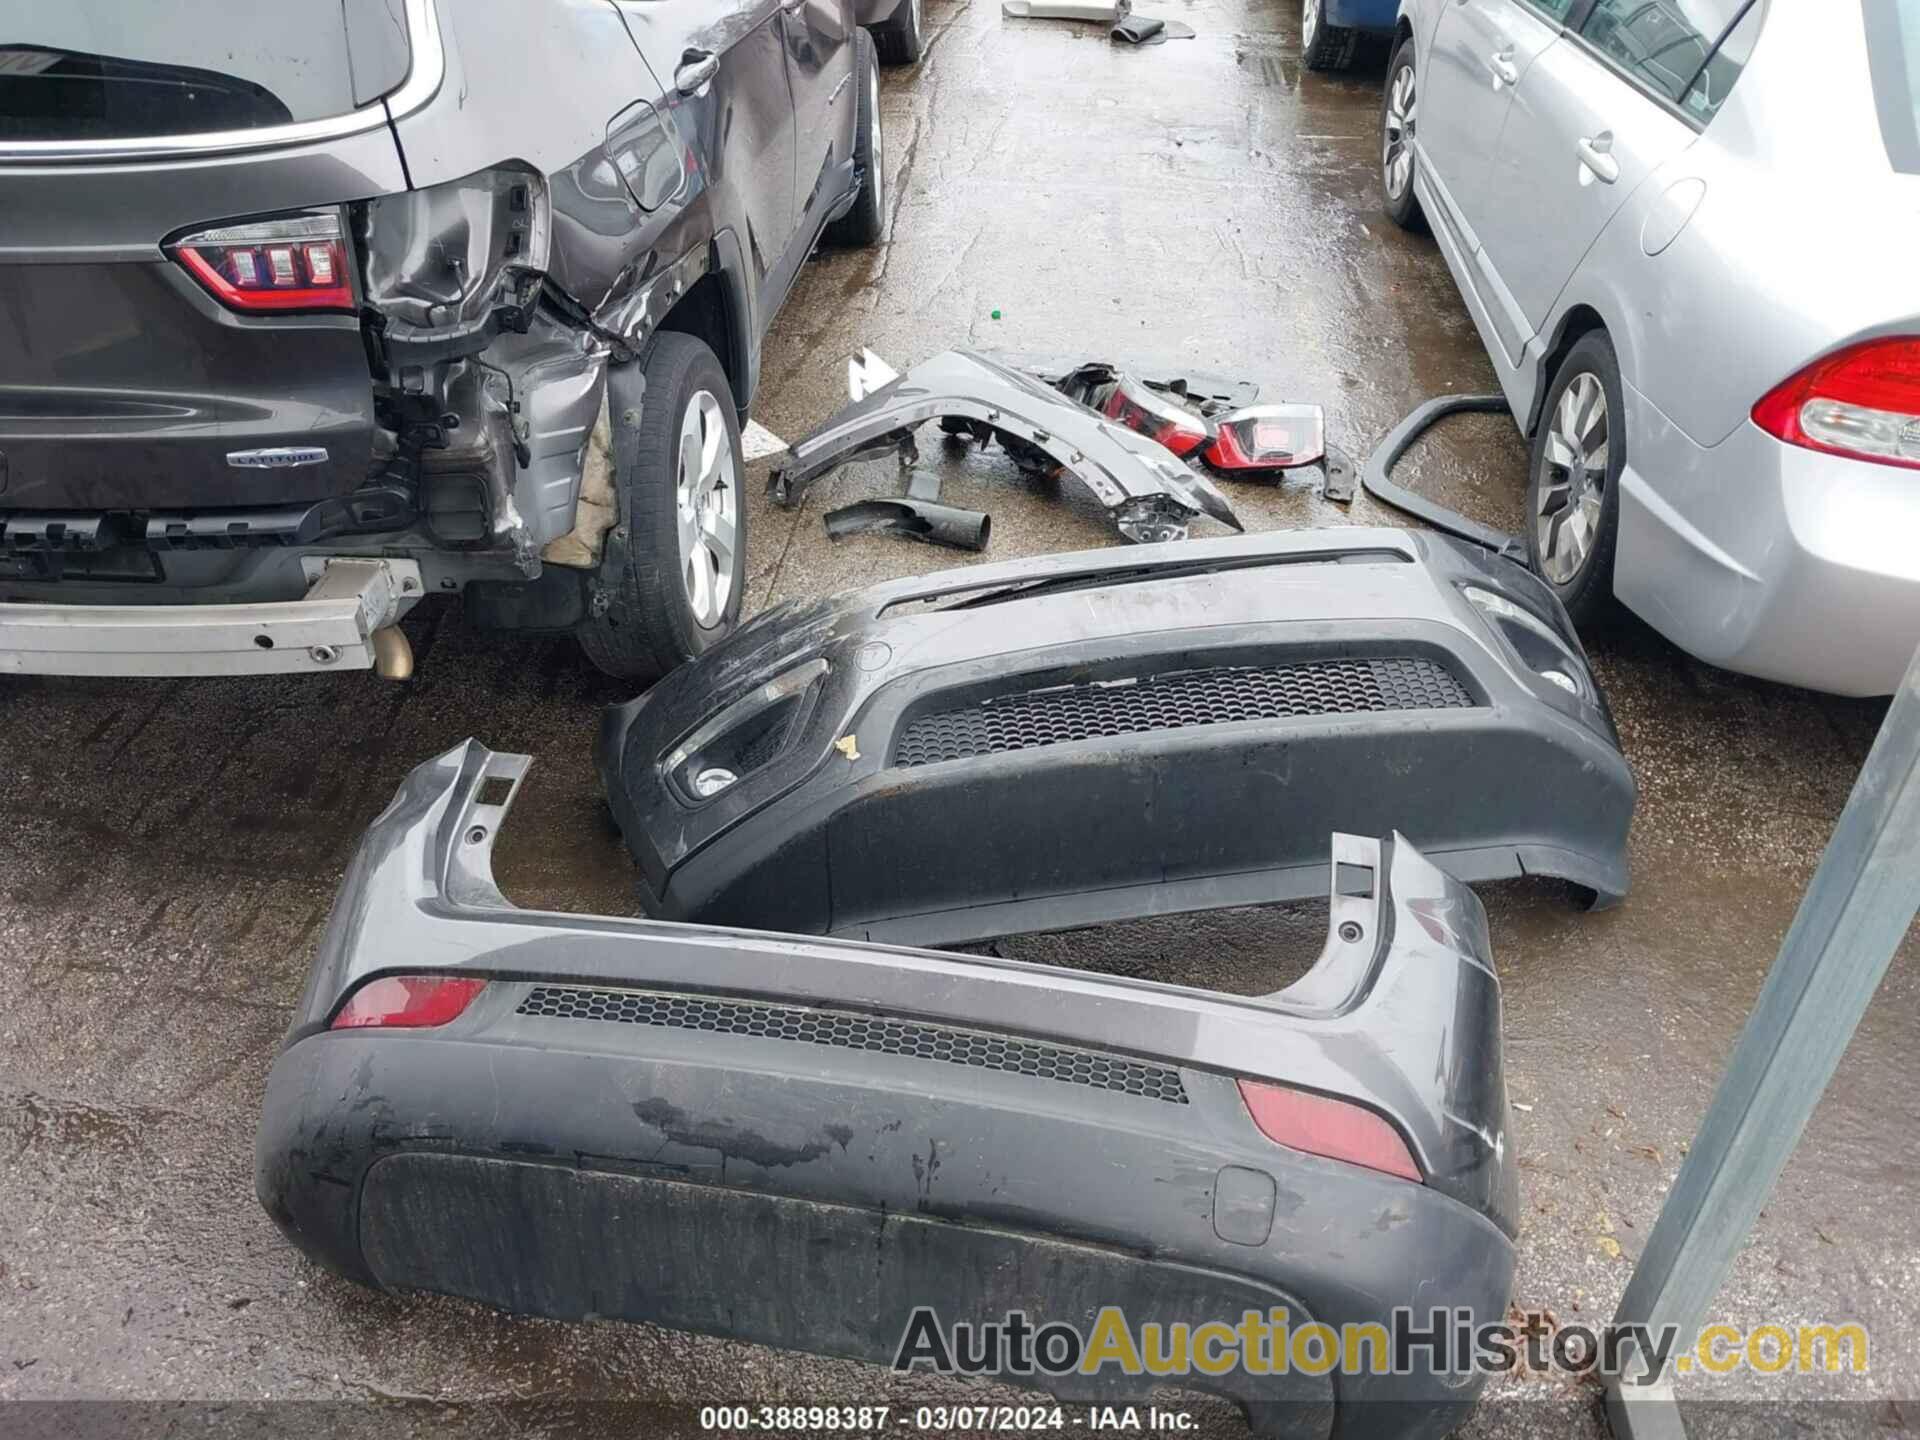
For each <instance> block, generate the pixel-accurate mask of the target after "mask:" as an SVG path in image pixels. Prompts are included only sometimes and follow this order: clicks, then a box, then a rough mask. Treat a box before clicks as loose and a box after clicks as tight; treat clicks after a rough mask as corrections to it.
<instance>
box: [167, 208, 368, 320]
mask: <svg viewBox="0 0 1920 1440" xmlns="http://www.w3.org/2000/svg"><path fill="white" fill-rule="evenodd" d="M167 248H168V250H169V252H170V253H171V254H172V255H173V258H174V259H175V260H177V261H179V262H180V264H182V265H183V266H185V267H186V269H187V272H188V273H189V274H191V275H192V276H193V278H194V279H196V280H198V281H199V282H200V283H201V284H202V285H204V286H206V288H207V289H208V290H210V291H212V292H213V295H214V297H215V298H216V299H218V300H219V301H220V302H221V303H222V304H223V305H226V306H228V307H230V308H231V309H234V310H241V311H252V312H256V313H281V312H285V311H289V310H352V309H353V308H354V301H353V282H352V278H351V275H350V269H349V265H348V255H347V244H346V235H345V231H344V230H343V229H342V228H341V224H340V215H339V212H337V211H333V210H314V211H303V212H301V213H300V214H297V215H281V216H276V217H275V218H274V219H271V220H256V221H252V222H249V223H248V224H245V225H221V226H217V227H215V228H214V229H211V230H201V231H197V232H195V233H194V234H192V235H187V236H183V237H182V238H180V239H178V240H175V241H174V242H173V243H172V244H171V245H169V246H168V247H167Z"/></svg>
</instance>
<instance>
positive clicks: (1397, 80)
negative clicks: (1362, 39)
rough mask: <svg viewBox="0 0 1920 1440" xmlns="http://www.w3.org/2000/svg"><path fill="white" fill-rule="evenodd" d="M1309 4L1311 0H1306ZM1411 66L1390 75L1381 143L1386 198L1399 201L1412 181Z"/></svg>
mask: <svg viewBox="0 0 1920 1440" xmlns="http://www.w3.org/2000/svg"><path fill="white" fill-rule="evenodd" d="M1307 3H1308V4H1309V5H1312V4H1313V3H1314V0H1307ZM1415 99H1416V97H1415V94H1414V81H1413V64H1412V62H1411V61H1409V62H1408V63H1407V64H1405V65H1402V66H1401V67H1400V68H1399V69H1398V70H1396V71H1394V72H1393V82H1392V85H1391V87H1390V88H1389V89H1388V91H1387V113H1386V120H1385V123H1384V124H1383V125H1382V127H1381V128H1382V129H1383V131H1384V132H1385V133H1384V134H1383V135H1382V137H1381V144H1380V173H1381V175H1382V176H1383V177H1384V179H1385V181H1386V186H1387V198H1388V199H1390V200H1396V201H1397V200H1398V199H1400V197H1401V196H1403V195H1405V194H1406V193H1407V186H1408V185H1410V184H1411V183H1412V182H1413V135H1414V127H1415V124H1416V121H1417V118H1418V117H1417V106H1416V104H1415Z"/></svg>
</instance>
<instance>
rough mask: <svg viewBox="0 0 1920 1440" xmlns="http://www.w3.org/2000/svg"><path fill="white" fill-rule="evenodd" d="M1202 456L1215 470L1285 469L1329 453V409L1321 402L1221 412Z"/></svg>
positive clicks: (1259, 406) (1312, 460)
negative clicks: (1215, 429) (1215, 433)
mask: <svg viewBox="0 0 1920 1440" xmlns="http://www.w3.org/2000/svg"><path fill="white" fill-rule="evenodd" d="M1216 423H1217V428H1218V430H1219V434H1218V435H1216V436H1215V437H1214V441H1213V443H1212V444H1211V445H1209V446H1208V447H1207V453H1206V454H1205V455H1204V456H1202V457H1201V458H1202V459H1204V460H1205V461H1206V462H1207V464H1209V465H1211V466H1212V467H1213V468H1214V469H1216V470H1286V469H1289V468H1291V467H1292V466H1295V465H1311V464H1313V462H1314V461H1316V460H1318V459H1320V458H1321V457H1322V456H1324V455H1325V454H1326V453H1327V419H1326V413H1325V412H1324V411H1322V410H1321V408H1320V407H1319V406H1318V405H1253V406H1250V407H1248V408H1247V409H1244V410H1235V411H1234V412H1233V413H1232V414H1230V415H1222V416H1221V417H1220V419H1219V420H1218V422H1216Z"/></svg>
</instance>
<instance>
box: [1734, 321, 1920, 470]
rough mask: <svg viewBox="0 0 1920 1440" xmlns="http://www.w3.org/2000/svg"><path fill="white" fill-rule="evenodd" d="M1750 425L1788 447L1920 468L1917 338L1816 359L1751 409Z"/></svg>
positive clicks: (1879, 342) (1850, 348)
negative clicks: (1782, 441) (1751, 423)
mask: <svg viewBox="0 0 1920 1440" xmlns="http://www.w3.org/2000/svg"><path fill="white" fill-rule="evenodd" d="M1753 423H1754V424H1756V425H1758V426H1759V427H1760V428H1761V429H1762V430H1765V431H1766V432H1767V433H1768V434H1769V435H1773V436H1776V437H1777V438H1779V439H1781V440H1784V441H1786V442H1787V443H1788V444H1789V445H1799V446H1803V447H1804V448H1806V449H1808V450H1824V451H1826V452H1828V453H1829V454H1833V455H1846V456H1850V457H1852V458H1853V459H1856V460H1874V461H1878V462H1879V463H1880V464H1882V465H1905V466H1908V467H1910V468H1912V469H1916V470H1920V336H1915V335H1896V336H1890V337H1889V338H1887V339H1884V340H1868V341H1865V342H1863V343H1862V344H1859V345H1849V346H1848V347H1847V348H1846V349H1844V350H1837V351H1835V352H1834V353H1833V354H1831V355H1829V356H1827V357H1826V358H1825V359H1822V360H1816V361H1814V362H1813V364H1811V365H1809V366H1808V367H1807V368H1806V369H1804V370H1802V371H1801V372H1800V373H1799V374H1798V375H1795V376H1793V377H1792V378H1791V379H1789V380H1786V381H1783V382H1782V383H1781V384H1779V385H1777V386H1775V387H1774V388H1773V389H1772V390H1771V391H1769V392H1768V393H1767V394H1766V395H1765V396H1764V397H1763V398H1762V399H1761V401H1760V403H1759V404H1758V405H1755V406H1754V407H1753Z"/></svg>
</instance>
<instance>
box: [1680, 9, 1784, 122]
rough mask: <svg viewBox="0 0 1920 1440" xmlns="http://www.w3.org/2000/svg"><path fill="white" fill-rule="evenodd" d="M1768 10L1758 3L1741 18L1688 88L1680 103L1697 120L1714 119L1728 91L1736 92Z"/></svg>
mask: <svg viewBox="0 0 1920 1440" xmlns="http://www.w3.org/2000/svg"><path fill="white" fill-rule="evenodd" d="M1766 9H1767V7H1766V5H1765V4H1764V3H1761V4H1757V5H1754V6H1753V7H1751V8H1750V9H1749V10H1748V11H1747V13H1746V14H1745V15H1742V16H1741V17H1740V23H1739V24H1737V25H1735V26H1734V27H1733V29H1732V30H1730V31H1729V32H1727V38H1726V39H1725V40H1723V41H1721V42H1720V48H1719V49H1718V50H1716V51H1714V52H1713V54H1712V55H1711V56H1710V57H1709V58H1708V60H1707V63H1706V65H1705V67H1704V68H1703V69H1702V70H1701V71H1700V74H1699V75H1698V76H1697V77H1696V78H1695V80H1694V82H1693V84H1692V85H1691V86H1690V87H1689V88H1688V90H1687V98H1686V99H1685V100H1682V101H1681V102H1680V104H1681V108H1682V109H1684V110H1685V111H1686V112H1687V113H1688V114H1689V115H1691V116H1693V117H1694V118H1695V119H1696V120H1701V121H1706V120H1711V119H1712V118H1713V113H1714V111H1716V110H1718V109H1719V108H1720V103H1721V102H1722V101H1723V100H1725V99H1726V98H1727V92H1728V91H1730V90H1731V89H1733V82H1734V81H1736V80H1738V79H1739V78H1740V72H1741V71H1742V70H1744V69H1746V68H1747V57H1748V56H1749V55H1751V54H1753V43H1754V41H1756V40H1758V39H1759V38H1760V21H1761V19H1762V17H1763V16H1764V15H1765V13H1766Z"/></svg>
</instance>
